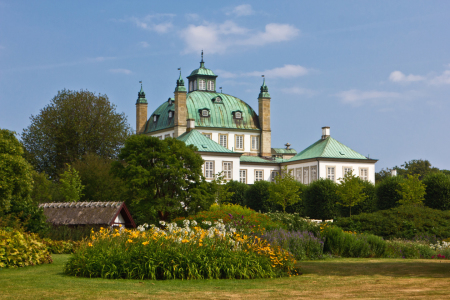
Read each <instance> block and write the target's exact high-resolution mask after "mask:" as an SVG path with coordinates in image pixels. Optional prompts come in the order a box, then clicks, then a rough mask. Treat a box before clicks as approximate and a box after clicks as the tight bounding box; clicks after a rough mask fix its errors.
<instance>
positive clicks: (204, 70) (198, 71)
mask: <svg viewBox="0 0 450 300" xmlns="http://www.w3.org/2000/svg"><path fill="white" fill-rule="evenodd" d="M194 75H206V76H215V77H217V75H216V74H214V72H213V71H211V70H210V69H207V68H205V65H204V64H202V65H201V66H200V68H198V69H195V70H194V71H192V72H191V75H189V76H188V78H189V77H191V76H194Z"/></svg>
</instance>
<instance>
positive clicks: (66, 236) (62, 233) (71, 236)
mask: <svg viewBox="0 0 450 300" xmlns="http://www.w3.org/2000/svg"><path fill="white" fill-rule="evenodd" d="M92 229H95V230H98V229H100V226H98V225H92V226H65V225H61V226H53V227H52V228H51V230H48V231H46V232H44V233H41V234H40V236H41V238H43V239H49V240H53V241H70V242H71V241H81V240H83V239H86V238H89V236H90V235H91V230H92Z"/></svg>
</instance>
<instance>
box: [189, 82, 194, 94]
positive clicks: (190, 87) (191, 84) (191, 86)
mask: <svg viewBox="0 0 450 300" xmlns="http://www.w3.org/2000/svg"><path fill="white" fill-rule="evenodd" d="M192 89H193V83H192V81H191V82H189V92H192Z"/></svg>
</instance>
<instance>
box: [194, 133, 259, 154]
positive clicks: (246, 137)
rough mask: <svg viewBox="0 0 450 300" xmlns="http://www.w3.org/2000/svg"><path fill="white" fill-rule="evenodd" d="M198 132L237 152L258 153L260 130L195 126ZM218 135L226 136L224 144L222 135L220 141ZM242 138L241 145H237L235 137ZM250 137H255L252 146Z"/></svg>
mask: <svg viewBox="0 0 450 300" xmlns="http://www.w3.org/2000/svg"><path fill="white" fill-rule="evenodd" d="M195 129H196V130H198V131H199V132H201V133H202V134H203V135H211V139H212V140H213V141H214V142H216V143H218V144H220V145H222V146H224V147H225V148H227V149H229V150H231V151H234V152H238V153H253V154H254V155H258V154H259V152H260V150H259V147H260V140H259V139H260V132H259V131H257V130H247V131H236V130H227V129H226V128H223V129H219V130H214V129H210V128H209V129H202V128H198V127H197V128H195ZM220 136H224V137H226V141H227V142H226V146H225V145H224V144H223V141H224V138H223V137H222V143H221V140H220ZM238 137H239V138H242V139H243V141H242V147H241V146H240V145H237V142H238V143H239V141H237V138H238ZM252 138H253V139H254V138H257V141H256V143H255V142H254V143H253V147H252Z"/></svg>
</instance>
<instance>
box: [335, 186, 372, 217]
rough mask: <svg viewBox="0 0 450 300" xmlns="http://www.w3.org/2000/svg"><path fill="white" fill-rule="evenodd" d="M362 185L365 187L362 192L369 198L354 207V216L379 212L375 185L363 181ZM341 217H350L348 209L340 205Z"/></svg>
mask: <svg viewBox="0 0 450 300" xmlns="http://www.w3.org/2000/svg"><path fill="white" fill-rule="evenodd" d="M361 184H362V185H363V186H364V189H363V190H362V192H363V193H364V194H366V196H367V198H366V199H364V200H363V201H362V202H360V203H359V204H357V205H355V206H353V207H352V215H359V214H361V213H372V212H375V211H377V196H376V193H375V185H374V184H373V183H372V182H370V181H363V180H361ZM339 211H340V215H341V216H342V217H348V216H349V209H348V207H342V206H340V205H339Z"/></svg>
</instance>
